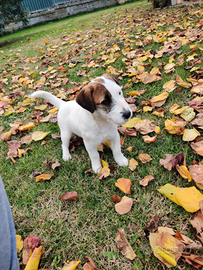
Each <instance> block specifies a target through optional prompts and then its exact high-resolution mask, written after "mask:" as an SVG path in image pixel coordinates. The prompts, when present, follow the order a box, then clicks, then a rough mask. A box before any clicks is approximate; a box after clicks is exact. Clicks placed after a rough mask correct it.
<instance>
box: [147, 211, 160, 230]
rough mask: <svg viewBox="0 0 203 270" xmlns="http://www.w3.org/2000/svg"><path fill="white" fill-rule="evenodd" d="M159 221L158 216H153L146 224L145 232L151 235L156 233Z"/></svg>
mask: <svg viewBox="0 0 203 270" xmlns="http://www.w3.org/2000/svg"><path fill="white" fill-rule="evenodd" d="M159 220H160V217H159V216H158V215H155V216H153V217H152V218H151V220H150V221H149V222H148V224H147V227H146V229H147V231H148V232H151V233H154V232H156V231H157V228H158V226H159Z"/></svg>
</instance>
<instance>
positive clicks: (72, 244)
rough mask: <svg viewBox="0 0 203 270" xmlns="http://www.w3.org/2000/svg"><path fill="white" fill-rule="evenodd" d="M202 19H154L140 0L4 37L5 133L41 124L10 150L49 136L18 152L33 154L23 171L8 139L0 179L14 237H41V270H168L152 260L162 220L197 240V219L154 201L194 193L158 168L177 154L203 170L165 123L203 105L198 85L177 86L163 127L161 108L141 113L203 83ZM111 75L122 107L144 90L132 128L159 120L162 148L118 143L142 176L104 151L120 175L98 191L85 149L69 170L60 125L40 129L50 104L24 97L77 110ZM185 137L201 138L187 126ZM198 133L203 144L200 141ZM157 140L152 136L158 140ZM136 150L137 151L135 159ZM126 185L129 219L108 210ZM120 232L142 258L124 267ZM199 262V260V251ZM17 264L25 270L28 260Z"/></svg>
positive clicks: (176, 15)
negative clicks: (194, 104) (68, 103)
mask: <svg viewBox="0 0 203 270" xmlns="http://www.w3.org/2000/svg"><path fill="white" fill-rule="evenodd" d="M202 15H203V6H202V5H190V6H180V7H173V8H167V9H163V10H153V9H152V6H151V4H150V3H149V2H147V1H140V2H134V3H131V4H125V5H121V6H116V7H113V8H109V9H106V10H101V11H97V12H93V13H90V14H85V15H81V16H77V17H71V18H68V19H64V20H62V21H58V22H53V23H48V24H46V25H42V26H37V27H34V28H30V29H26V30H23V31H20V32H17V33H14V34H12V35H8V36H5V37H1V38H0V70H1V74H2V75H1V78H0V86H1V87H0V105H1V104H2V103H3V102H8V104H7V106H6V105H5V104H4V105H1V107H0V115H1V116H0V128H1V127H2V131H1V133H2V134H4V133H5V132H8V131H9V130H10V129H11V124H13V123H15V122H21V123H22V124H26V123H28V122H31V121H34V123H35V126H34V128H32V129H31V130H27V131H24V132H17V133H16V134H14V133H15V132H13V134H12V135H11V139H10V140H8V142H9V141H13V140H17V141H18V142H20V141H21V138H22V137H24V136H25V135H30V134H31V133H33V132H34V131H43V132H49V134H48V135H47V137H45V138H44V139H43V140H41V141H33V140H32V141H31V142H29V143H27V144H22V145H21V147H20V149H27V148H30V149H28V151H27V153H25V154H24V155H23V156H22V157H14V161H16V164H15V163H14V162H13V161H12V159H10V158H9V157H8V155H7V153H8V143H7V141H3V140H0V147H1V157H0V174H1V177H2V179H3V182H4V185H5V189H6V192H7V195H8V198H9V201H10V204H11V209H12V213H13V217H14V221H15V227H16V233H17V234H18V235H21V236H22V238H23V239H25V238H26V237H27V236H28V235H29V234H34V235H36V236H38V237H39V239H40V240H41V243H42V245H43V246H44V250H45V251H44V254H43V256H42V258H41V261H40V267H39V269H40V268H41V269H54V270H57V269H61V268H62V267H63V265H64V264H65V263H66V262H67V261H68V260H69V261H72V260H74V261H77V260H80V261H81V264H80V265H79V266H78V268H77V269H83V267H82V266H83V265H84V263H85V256H89V257H91V258H92V260H93V261H94V262H95V264H96V266H97V267H98V269H108V270H110V269H115V270H116V269H119V270H121V269H122V270H129V269H140V270H141V269H147V270H149V269H150V270H154V269H167V267H166V266H165V265H164V264H163V263H162V262H160V261H159V260H158V259H156V258H155V257H154V255H153V253H152V250H151V247H150V245H149V239H148V235H147V234H146V227H147V224H148V223H149V221H150V220H151V218H152V217H153V216H154V215H158V216H159V217H160V222H159V224H160V226H168V227H172V228H173V229H174V230H175V231H176V230H179V231H180V232H181V233H183V234H185V235H187V236H188V237H191V238H192V239H193V240H197V238H196V231H195V229H194V228H193V227H192V226H191V224H190V220H191V219H192V218H193V216H194V214H191V213H188V212H187V211H185V210H184V209H183V208H182V207H180V206H178V205H176V204H175V203H173V202H172V201H170V200H169V199H168V198H166V197H164V196H163V195H161V194H160V193H159V192H158V191H157V189H159V188H160V187H161V186H163V185H165V184H166V183H170V184H172V185H175V186H180V187H190V186H195V183H194V182H193V181H192V182H188V181H187V179H183V178H182V177H181V175H179V173H178V172H177V171H176V170H173V171H168V170H166V169H165V168H164V167H163V166H161V165H160V163H159V160H160V159H164V158H165V154H167V153H168V154H173V155H174V156H175V155H176V154H178V153H180V152H183V153H185V154H186V160H187V167H188V166H189V165H191V164H192V162H193V160H196V161H197V162H200V161H201V160H202V157H201V156H200V155H198V154H196V153H194V152H193V150H192V148H191V142H190V141H183V140H182V135H177V134H170V133H168V132H167V131H166V130H165V121H166V119H169V120H170V119H172V118H173V117H174V116H175V115H174V114H173V113H171V112H170V111H169V108H170V107H171V106H172V105H174V104H175V103H176V104H178V105H179V106H180V107H179V108H182V107H183V106H188V103H187V102H188V101H191V100H193V99H194V97H195V96H197V95H196V94H194V93H193V92H191V89H192V85H191V87H190V88H184V87H182V86H180V85H178V84H176V88H175V89H174V90H173V91H169V95H168V98H167V100H166V102H165V103H164V104H163V105H162V106H161V107H160V108H163V109H164V117H158V116H156V115H154V114H153V112H154V111H157V110H158V109H159V107H157V108H153V109H152V111H145V107H144V106H143V103H144V104H145V105H148V106H150V107H151V105H150V103H149V102H148V101H149V100H150V99H151V98H152V97H154V96H157V95H159V94H161V93H162V92H164V89H163V85H164V84H165V83H166V82H168V81H170V80H176V75H179V76H180V77H181V78H182V79H183V81H185V82H189V81H188V78H189V79H190V81H191V79H193V80H196V81H198V80H200V79H201V80H202V76H203V75H202V74H203V73H202V61H203V58H202V50H203V28H202V27H203V26H202V23H203V21H202ZM166 42H172V44H178V42H179V44H180V46H179V48H175V49H174V51H172V49H171V47H169V48H168V49H167V50H166V51H165V52H164V53H163V54H161V53H160V54H157V52H158V51H160V50H161V49H163V46H164V44H166ZM138 49H139V51H138ZM180 61H182V64H181V65H180ZM169 63H174V64H175V65H174V67H173V68H174V69H172V70H171V71H170V72H169V73H166V69H164V67H165V65H166V64H169ZM192 64H194V69H193V70H192V71H191V65H192ZM188 66H189V67H188ZM143 67H144V69H145V72H148V73H150V71H151V70H152V69H153V68H155V67H157V68H159V73H156V76H160V80H155V81H152V82H151V83H146V84H145V83H143V81H142V79H143V72H142V71H139V70H140V69H141V68H143ZM195 68H197V69H195ZM57 69H58V70H57ZM109 71H111V72H115V73H116V74H117V75H118V76H119V78H120V82H121V84H122V85H123V86H124V96H125V97H128V95H127V94H128V93H130V92H132V91H140V90H144V89H146V90H147V91H146V92H145V93H144V94H141V95H138V96H137V100H136V102H135V105H136V106H137V111H136V113H134V116H133V117H137V118H140V119H149V120H153V121H154V122H155V124H156V125H157V126H159V127H160V133H159V134H157V138H156V140H155V142H153V143H146V142H144V140H143V138H142V136H143V134H141V133H139V132H138V133H137V136H136V137H130V136H123V135H122V134H121V138H122V140H123V145H122V152H123V153H124V154H125V156H126V157H127V158H128V159H131V158H134V159H136V160H137V161H138V166H137V168H136V169H135V170H134V171H131V170H130V169H129V168H128V167H118V166H117V165H116V164H115V162H114V160H113V157H112V154H111V151H110V149H109V148H108V147H105V148H104V151H103V153H100V154H101V155H102V158H103V160H105V161H106V162H108V164H109V165H115V168H114V169H113V170H112V171H111V173H110V176H109V177H107V178H105V179H102V180H99V177H98V175H97V174H94V173H87V172H86V171H87V170H88V169H90V166H91V165H90V159H89V157H88V154H87V152H86V150H85V148H84V146H83V145H79V146H75V149H74V150H73V152H72V160H71V161H69V162H64V161H63V160H62V149H61V141H60V139H59V138H52V135H55V134H59V127H58V126H57V123H56V121H49V122H44V123H39V122H38V121H37V120H36V119H37V114H36V111H37V112H40V110H39V109H36V108H35V107H36V106H38V105H44V104H45V101H44V100H42V99H36V100H29V99H28V96H27V95H28V94H30V93H32V92H33V91H34V90H37V89H42V90H47V91H49V92H51V93H53V94H55V95H58V96H59V97H61V98H63V99H66V100H69V99H74V98H75V95H76V94H77V92H78V91H79V89H80V88H81V87H82V85H83V84H85V83H87V82H89V81H90V80H91V79H92V78H95V77H97V76H100V75H102V74H104V73H106V72H109ZM136 72H137V73H136ZM198 72H199V73H198ZM66 78H68V82H66V80H64V79H66ZM40 83H41V84H40ZM1 102H2V103H1ZM52 108H53V106H51V105H48V106H47V108H46V109H45V110H42V115H40V116H38V119H39V117H41V118H43V117H45V116H47V115H48V114H49V113H48V111H49V110H50V109H52ZM195 113H196V115H197V112H195ZM177 116H179V117H180V115H177ZM3 127H4V130H3ZM185 128H188V129H192V128H193V126H192V124H191V123H190V121H189V122H188V123H187V125H186V126H185ZM199 132H200V133H201V134H202V131H201V130H199ZM154 135H155V132H152V133H151V134H150V136H154ZM130 146H131V147H132V151H131V152H127V151H126V149H127V148H128V147H130ZM141 153H147V154H149V155H150V156H151V158H152V160H151V161H150V162H148V163H145V164H143V163H142V162H141V161H140V160H139V158H138V156H139V154H141ZM18 154H19V153H18ZM56 160H58V161H59V162H60V166H59V167H57V168H56V169H55V170H53V169H52V167H51V165H52V164H53V163H54V162H55V161H56ZM36 172H38V173H41V174H53V176H52V178H51V180H48V181H40V182H36V181H35V177H34V174H35V173H36ZM147 175H153V176H154V180H152V181H151V182H149V184H148V186H146V187H142V186H140V184H139V182H140V180H142V179H143V178H144V177H145V176H147ZM121 177H124V178H128V179H130V180H131V181H132V186H131V194H130V195H127V196H128V197H130V198H132V199H133V206H132V209H131V211H130V212H129V213H127V214H125V215H119V214H118V213H117V212H116V211H115V207H114V206H115V203H114V202H112V201H111V197H112V196H113V195H114V194H117V195H119V196H120V197H122V196H124V193H123V192H122V191H120V190H119V189H118V188H117V187H116V186H115V183H116V181H117V180H118V179H119V178H121ZM67 191H77V193H78V198H77V200H76V201H64V200H60V197H61V195H62V194H63V193H65V192H67ZM118 228H124V229H125V232H126V238H127V240H128V241H129V243H130V245H131V246H132V248H133V250H134V252H135V253H136V255H137V257H136V258H135V259H134V260H133V261H130V260H128V259H126V258H125V257H124V256H123V255H122V254H121V252H120V251H119V249H118V248H117V245H116V242H115V237H116V235H117V229H118ZM192 253H195V254H201V252H200V251H193V252H192ZM19 263H20V268H21V269H24V266H23V264H22V251H21V252H20V253H19ZM172 269H193V267H192V266H189V264H186V263H184V262H183V261H182V260H179V261H178V266H177V267H174V268H172Z"/></svg>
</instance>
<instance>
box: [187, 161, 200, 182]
mask: <svg viewBox="0 0 203 270" xmlns="http://www.w3.org/2000/svg"><path fill="white" fill-rule="evenodd" d="M189 172H190V175H191V177H192V180H194V181H195V183H197V184H201V185H203V165H202V164H201V163H200V164H194V165H190V166H189Z"/></svg>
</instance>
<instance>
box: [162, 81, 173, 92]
mask: <svg viewBox="0 0 203 270" xmlns="http://www.w3.org/2000/svg"><path fill="white" fill-rule="evenodd" d="M163 88H164V90H165V91H166V92H172V91H173V90H174V89H176V81H175V80H170V81H168V82H166V83H165V84H164V85H163Z"/></svg>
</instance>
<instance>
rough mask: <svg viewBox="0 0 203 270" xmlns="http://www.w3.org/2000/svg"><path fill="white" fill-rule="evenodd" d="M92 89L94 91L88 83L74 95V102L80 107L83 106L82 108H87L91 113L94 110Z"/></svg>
mask: <svg viewBox="0 0 203 270" xmlns="http://www.w3.org/2000/svg"><path fill="white" fill-rule="evenodd" d="M93 91H94V89H93V87H92V86H91V85H90V84H88V85H86V86H84V87H83V88H82V89H81V90H80V92H79V94H78V95H77V97H76V102H77V103H78V104H79V105H80V106H81V107H83V108H84V109H86V110H88V111H89V112H91V113H93V112H94V111H95V103H94V100H93Z"/></svg>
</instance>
